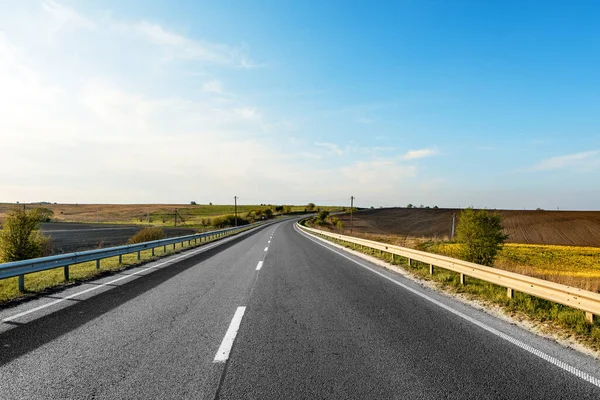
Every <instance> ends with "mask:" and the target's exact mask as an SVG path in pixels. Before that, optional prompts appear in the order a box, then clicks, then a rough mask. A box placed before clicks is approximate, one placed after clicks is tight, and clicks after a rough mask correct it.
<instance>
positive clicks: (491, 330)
mask: <svg viewBox="0 0 600 400" xmlns="http://www.w3.org/2000/svg"><path fill="white" fill-rule="evenodd" d="M294 229H295V230H296V231H297V232H299V233H301V234H303V235H305V237H307V238H308V239H309V240H312V241H313V242H314V243H316V244H318V245H320V246H323V247H325V248H326V249H328V250H329V251H332V252H334V253H336V254H337V255H339V256H342V257H344V258H346V259H348V260H350V261H352V262H353V263H355V264H357V265H360V266H361V267H363V268H365V269H368V270H369V271H371V272H373V273H374V274H377V275H379V276H381V277H382V278H385V279H387V280H388V281H390V282H392V283H395V284H396V285H398V286H400V287H402V288H404V289H406V290H408V291H409V292H411V293H413V294H416V295H417V296H419V297H421V298H423V299H425V300H427V301H429V302H431V303H433V304H435V305H437V306H439V307H441V308H443V309H445V310H446V311H449V312H451V313H452V314H454V315H456V316H458V317H460V318H462V319H464V320H467V321H469V322H471V323H472V324H474V325H477V326H478V327H480V328H482V329H484V330H486V331H488V332H489V333H491V334H493V335H496V336H498V337H499V338H502V339H504V340H506V341H508V342H510V343H512V344H514V345H515V346H517V347H520V348H521V349H523V350H525V351H527V352H528V353H531V354H533V355H535V356H537V357H539V358H541V359H542V360H545V361H547V362H549V363H551V364H553V365H555V366H557V367H559V368H561V369H563V370H565V371H567V372H569V373H571V374H573V375H575V376H577V377H579V378H581V379H583V380H584V381H586V382H589V383H591V384H592V385H595V386H598V387H600V379H598V378H596V377H595V376H592V375H590V374H588V373H586V372H583V371H581V370H580V369H578V368H575V367H573V366H572V365H570V364H567V363H566V362H564V361H561V360H559V359H558V358H555V357H553V356H551V355H549V354H546V353H544V352H543V351H541V350H538V349H536V348H535V347H533V346H530V345H528V344H527V343H524V342H522V341H520V340H518V339H515V338H514V337H512V336H510V335H507V334H506V333H504V332H500V331H499V330H497V329H496V328H492V327H491V326H489V325H486V324H484V323H483V322H480V321H478V320H476V319H475V318H473V317H470V316H468V315H466V314H464V313H462V312H460V311H458V310H455V309H454V308H452V307H450V306H448V305H446V304H444V303H442V302H440V301H438V300H436V299H434V298H432V297H429V296H427V295H426V294H424V293H421V292H419V291H418V290H416V289H413V288H411V287H409V286H406V285H405V284H403V283H401V282H398V281H397V280H395V279H394V278H391V277H389V276H387V275H385V274H383V273H381V272H379V271H377V270H375V269H373V268H371V267H369V266H367V265H365V264H363V263H361V262H359V261H357V260H354V259H353V258H351V257H349V256H347V255H345V254H343V253H340V252H339V251H336V250H333V249H332V248H331V247H329V246H326V245H324V244H323V243H319V242H318V241H316V240H315V239H313V238H312V237H309V236H308V234H307V233H305V232H300V231H299V230H298V228H296V226H294Z"/></svg>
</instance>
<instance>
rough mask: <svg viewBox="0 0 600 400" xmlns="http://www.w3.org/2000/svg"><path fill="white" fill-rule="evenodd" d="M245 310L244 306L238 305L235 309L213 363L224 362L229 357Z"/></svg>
mask: <svg viewBox="0 0 600 400" xmlns="http://www.w3.org/2000/svg"><path fill="white" fill-rule="evenodd" d="M245 312H246V307H238V308H237V310H236V311H235V314H234V316H233V319H232V320H231V324H229V329H227V333H225V337H224V338H223V341H222V342H221V347H219V350H217V354H216V355H215V359H214V360H213V362H214V363H221V362H225V361H227V359H228V358H229V353H230V352H231V348H232V347H233V342H234V340H235V337H236V336H237V333H238V330H239V329H240V323H241V322H242V317H243V316H244V313H245Z"/></svg>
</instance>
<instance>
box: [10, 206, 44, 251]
mask: <svg viewBox="0 0 600 400" xmlns="http://www.w3.org/2000/svg"><path fill="white" fill-rule="evenodd" d="M46 216H47V215H46V214H44V213H42V212H40V211H39V209H34V210H30V211H26V210H21V209H19V208H15V209H14V210H12V211H11V212H9V213H8V215H7V217H6V220H5V221H4V229H3V230H2V231H0V259H2V261H3V262H11V261H20V260H29V259H31V258H37V257H41V256H43V255H44V254H49V253H50V238H48V237H47V236H44V235H42V234H41V233H40V232H39V230H38V229H39V226H40V222H41V221H42V220H43V218H45V217H46Z"/></svg>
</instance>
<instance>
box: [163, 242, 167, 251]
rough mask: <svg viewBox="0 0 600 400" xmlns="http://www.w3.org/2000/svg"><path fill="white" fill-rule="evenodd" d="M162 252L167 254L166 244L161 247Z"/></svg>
mask: <svg viewBox="0 0 600 400" xmlns="http://www.w3.org/2000/svg"><path fill="white" fill-rule="evenodd" d="M163 252H164V253H166V252H167V245H166V244H165V245H164V246H163Z"/></svg>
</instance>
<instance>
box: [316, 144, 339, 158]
mask: <svg viewBox="0 0 600 400" xmlns="http://www.w3.org/2000/svg"><path fill="white" fill-rule="evenodd" d="M315 146H319V147H323V148H325V149H326V150H327V153H329V154H335V155H337V156H340V157H341V156H342V155H344V151H343V150H342V149H340V147H339V146H338V145H337V144H334V143H326V142H320V143H315Z"/></svg>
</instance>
